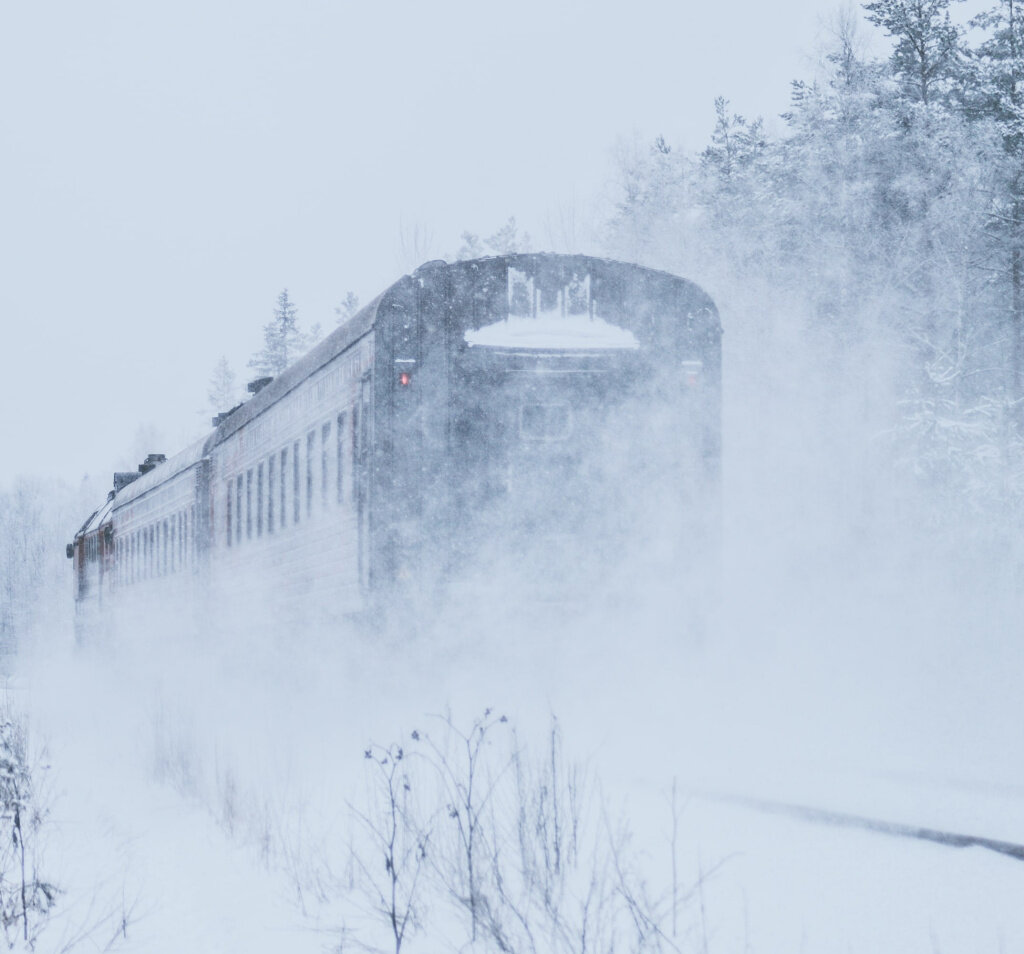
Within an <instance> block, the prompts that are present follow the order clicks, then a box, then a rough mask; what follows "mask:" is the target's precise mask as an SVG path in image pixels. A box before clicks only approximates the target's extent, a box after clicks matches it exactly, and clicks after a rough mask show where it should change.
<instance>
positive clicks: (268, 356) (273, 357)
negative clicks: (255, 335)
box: [249, 288, 319, 377]
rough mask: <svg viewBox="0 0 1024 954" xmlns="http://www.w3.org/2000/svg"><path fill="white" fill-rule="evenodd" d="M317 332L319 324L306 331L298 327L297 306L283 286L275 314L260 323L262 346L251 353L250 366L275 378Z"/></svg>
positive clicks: (316, 335) (311, 341)
mask: <svg viewBox="0 0 1024 954" xmlns="http://www.w3.org/2000/svg"><path fill="white" fill-rule="evenodd" d="M318 332H319V326H318V325H317V326H315V327H314V328H313V329H312V331H311V332H309V333H305V332H303V331H302V330H301V329H300V328H299V323H298V308H297V307H296V306H295V303H294V302H293V301H292V300H291V299H290V298H289V297H288V289H287V288H285V289H284V290H283V291H282V292H281V294H280V295H278V296H277V304H276V305H275V307H274V317H273V318H271V320H270V321H268V322H267V324H265V325H264V326H263V349H262V350H261V351H258V352H256V354H254V355H253V356H252V358H251V359H250V360H249V367H250V368H252V369H253V370H254V371H256V372H257V373H258V374H260V375H267V376H269V377H276V376H277V375H279V374H280V373H281V372H282V371H284V369H285V368H287V367H288V365H290V364H291V363H292V362H293V361H294V360H295V359H296V358H298V357H299V356H300V355H301V354H302V353H303V352H304V351H306V350H307V349H308V348H309V347H310V345H311V344H313V343H314V342H315V340H316V337H318Z"/></svg>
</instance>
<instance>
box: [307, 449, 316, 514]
mask: <svg viewBox="0 0 1024 954" xmlns="http://www.w3.org/2000/svg"><path fill="white" fill-rule="evenodd" d="M315 441H316V431H310V432H309V433H308V434H307V435H306V516H307V517H308V516H310V515H311V514H312V513H313V444H314V443H315Z"/></svg>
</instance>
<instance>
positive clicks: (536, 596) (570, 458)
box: [432, 255, 719, 605]
mask: <svg viewBox="0 0 1024 954" xmlns="http://www.w3.org/2000/svg"><path fill="white" fill-rule="evenodd" d="M476 264H477V268H475V269H473V268H468V269H464V270H463V271H462V272H458V271H457V272H456V273H455V274H453V275H452V276H451V285H450V289H449V291H450V306H451V315H452V319H453V321H452V324H454V325H455V326H456V334H453V335H452V336H451V338H452V340H451V347H450V355H449V358H450V364H449V369H448V378H449V388H448V396H447V422H446V431H447V434H446V442H445V443H446V455H445V456H446V462H445V464H446V466H445V467H444V468H443V470H444V472H445V474H446V476H445V481H444V482H445V486H444V487H443V488H439V494H438V497H439V498H440V499H444V500H445V502H446V506H445V507H444V508H443V522H444V526H443V527H441V528H438V529H439V532H437V533H435V534H432V537H433V539H434V540H436V541H439V540H441V539H446V540H447V545H448V553H447V558H446V568H447V573H446V577H447V585H448V587H449V589H450V588H455V589H461V590H462V591H463V593H472V594H476V595H480V594H485V598H487V599H491V598H493V595H494V594H501V595H502V596H503V597H504V598H511V599H514V600H516V601H519V600H529V601H535V602H538V601H539V602H554V603H558V604H570V605H571V604H576V603H578V602H579V601H581V600H590V599H592V598H594V597H595V596H600V595H603V596H609V597H610V596H615V595H616V594H619V595H621V594H623V593H632V592H636V589H637V585H638V583H639V582H640V580H641V579H643V580H648V581H649V580H651V579H652V578H654V577H656V576H659V575H660V576H663V577H669V578H672V579H674V580H678V579H680V578H681V577H682V576H684V575H685V574H686V573H687V572H688V569H687V568H691V569H692V567H693V565H694V561H696V562H697V563H702V562H706V561H707V560H708V558H709V557H710V556H711V554H710V549H711V547H712V542H711V541H712V539H713V536H714V530H713V526H714V524H715V522H716V520H717V503H716V501H717V491H716V488H717V478H718V428H719V423H718V421H719V410H718V402H719V398H718V377H719V374H718V372H719V350H718V348H719V337H718V331H717V314H715V313H714V309H713V306H710V302H709V300H707V299H706V296H703V293H700V292H699V290H697V289H696V288H695V286H692V285H690V284H689V283H682V282H681V281H680V280H678V279H675V278H673V277H672V276H667V275H664V274H662V273H656V272H651V271H649V270H647V269H639V268H636V267H633V266H625V265H621V264H619V263H614V262H604V261H601V260H595V259H589V258H583V257H575V256H574V257H567V256H547V255H532V256H515V257H509V258H507V259H498V260H495V261H494V262H492V263H488V262H483V263H476ZM709 306H710V307H709Z"/></svg>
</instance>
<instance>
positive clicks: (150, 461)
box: [139, 454, 167, 474]
mask: <svg viewBox="0 0 1024 954" xmlns="http://www.w3.org/2000/svg"><path fill="white" fill-rule="evenodd" d="M165 460H167V455H166V454H147V455H146V459H145V460H144V461H143V462H142V463H141V464H139V473H140V474H148V473H149V472H150V471H151V470H152V469H153V468H154V467H156V465H157V464H162V463H163V462H164V461H165Z"/></svg>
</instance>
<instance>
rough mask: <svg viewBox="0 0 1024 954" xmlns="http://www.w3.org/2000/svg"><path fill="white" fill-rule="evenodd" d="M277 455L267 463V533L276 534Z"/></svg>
mask: <svg viewBox="0 0 1024 954" xmlns="http://www.w3.org/2000/svg"><path fill="white" fill-rule="evenodd" d="M276 465H277V455H276V454H271V455H270V460H269V461H268V462H267V533H273V532H274V467H275V466H276Z"/></svg>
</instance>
